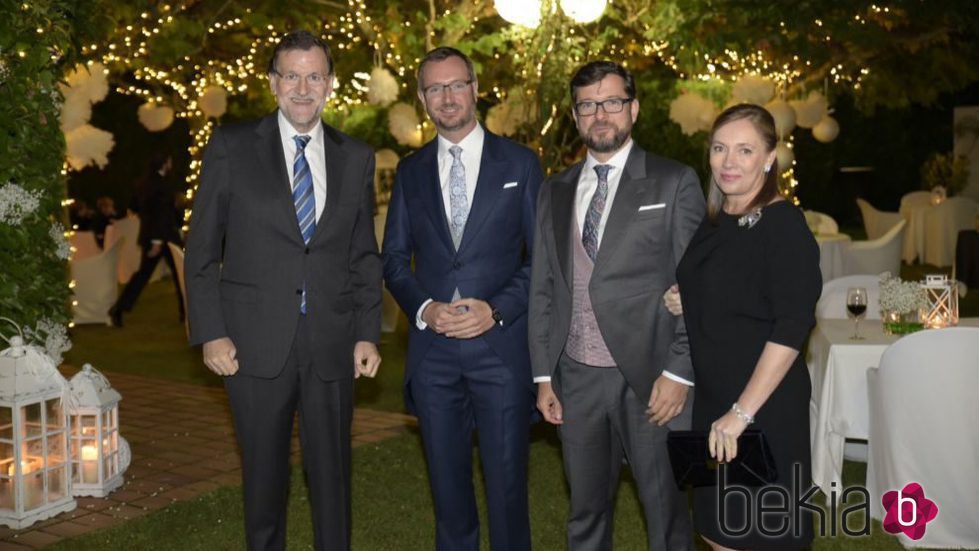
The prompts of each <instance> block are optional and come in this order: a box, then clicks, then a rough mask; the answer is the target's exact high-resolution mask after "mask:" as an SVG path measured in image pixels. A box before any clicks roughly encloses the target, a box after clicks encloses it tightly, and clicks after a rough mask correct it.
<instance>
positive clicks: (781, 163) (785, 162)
mask: <svg viewBox="0 0 979 551" xmlns="http://www.w3.org/2000/svg"><path fill="white" fill-rule="evenodd" d="M775 158H776V159H777V160H778V169H779V170H788V169H790V168H792V162H793V161H795V152H794V151H792V148H791V147H789V144H787V143H785V142H778V145H776V146H775Z"/></svg>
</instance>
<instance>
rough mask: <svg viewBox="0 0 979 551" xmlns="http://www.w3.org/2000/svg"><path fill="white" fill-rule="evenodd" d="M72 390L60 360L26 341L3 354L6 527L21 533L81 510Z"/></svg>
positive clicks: (0, 416) (0, 413)
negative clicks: (74, 476)
mask: <svg viewBox="0 0 979 551" xmlns="http://www.w3.org/2000/svg"><path fill="white" fill-rule="evenodd" d="M67 390H68V382H67V381H65V379H64V377H62V376H61V374H60V373H59V372H58V368H57V367H56V366H55V365H54V362H52V361H51V359H50V358H49V357H48V356H46V355H45V354H44V352H43V351H42V350H41V349H39V348H37V347H35V346H32V345H25V344H24V341H23V339H22V338H21V337H12V338H11V339H10V348H7V349H6V350H4V351H2V352H0V524H3V525H5V526H9V527H11V528H14V529H20V528H24V527H27V526H30V525H31V524H34V523H35V522H37V521H39V520H44V519H46V518H50V517H53V516H54V515H57V514H59V513H63V512H65V511H71V510H72V509H74V508H75V506H76V503H75V500H74V498H72V496H71V482H70V479H69V477H68V467H69V463H68V453H67V452H68V418H67V417H66V415H65V407H64V402H65V398H67V397H68V392H67Z"/></svg>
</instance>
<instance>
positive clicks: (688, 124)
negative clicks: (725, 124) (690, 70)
mask: <svg viewBox="0 0 979 551" xmlns="http://www.w3.org/2000/svg"><path fill="white" fill-rule="evenodd" d="M715 118H717V105H715V104H714V102H712V101H710V100H708V99H706V98H704V97H703V96H701V95H700V94H697V93H695V92H684V93H683V94H680V96H679V97H677V98H676V99H674V100H673V101H671V102H670V120H672V121H673V122H675V123H677V124H679V125H680V130H681V131H682V132H683V133H684V134H686V135H687V136H690V135H693V134H696V133H697V132H699V131H701V130H710V127H711V124H713V122H714V119H715Z"/></svg>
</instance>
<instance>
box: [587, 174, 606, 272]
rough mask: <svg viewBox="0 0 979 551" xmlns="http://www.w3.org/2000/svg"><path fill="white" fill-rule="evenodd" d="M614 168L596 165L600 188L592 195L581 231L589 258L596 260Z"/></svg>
mask: <svg viewBox="0 0 979 551" xmlns="http://www.w3.org/2000/svg"><path fill="white" fill-rule="evenodd" d="M610 170H612V165H595V174H597V175H598V188H596V189H595V194H594V195H592V196H591V203H590V204H589V205H588V213H587V214H585V227H584V229H582V231H581V244H582V245H583V246H584V247H585V252H586V253H588V258H590V259H591V261H592V262H595V258H597V257H598V226H599V224H600V223H601V221H602V212H603V211H604V210H605V199H606V197H607V196H608V173H609V171H610Z"/></svg>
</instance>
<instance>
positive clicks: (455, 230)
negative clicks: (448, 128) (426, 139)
mask: <svg viewBox="0 0 979 551" xmlns="http://www.w3.org/2000/svg"><path fill="white" fill-rule="evenodd" d="M449 153H451V154H452V168H451V169H450V170H449V229H450V230H451V231H452V243H453V244H454V245H455V248H456V250H458V249H459V245H460V244H461V243H462V232H463V231H464V230H465V229H466V218H467V217H469V199H468V198H467V197H466V167H465V166H463V164H462V148H461V147H459V146H458V145H453V146H452V147H450V148H449Z"/></svg>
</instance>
